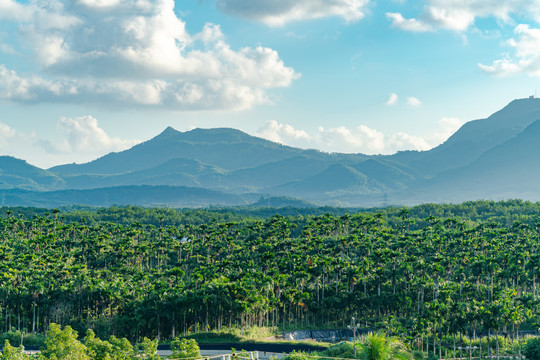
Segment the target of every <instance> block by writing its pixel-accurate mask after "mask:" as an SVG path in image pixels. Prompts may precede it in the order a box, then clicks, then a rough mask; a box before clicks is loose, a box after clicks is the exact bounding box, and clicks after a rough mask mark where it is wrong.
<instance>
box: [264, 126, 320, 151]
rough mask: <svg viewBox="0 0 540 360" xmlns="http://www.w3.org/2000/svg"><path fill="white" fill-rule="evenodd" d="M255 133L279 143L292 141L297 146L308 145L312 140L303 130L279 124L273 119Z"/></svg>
mask: <svg viewBox="0 0 540 360" xmlns="http://www.w3.org/2000/svg"><path fill="white" fill-rule="evenodd" d="M255 135H256V136H259V137H262V138H265V139H268V140H270V141H273V142H277V143H280V144H290V143H294V144H296V145H297V146H302V145H303V146H309V144H310V143H311V142H312V141H313V139H312V138H311V136H309V135H308V134H307V133H306V132H305V131H304V130H296V129H295V128H293V127H292V126H291V125H287V124H280V123H278V122H277V121H275V120H270V121H267V122H266V123H265V124H264V126H263V127H261V128H260V129H259V130H258V131H257V133H256V134H255ZM300 144H302V145H300Z"/></svg>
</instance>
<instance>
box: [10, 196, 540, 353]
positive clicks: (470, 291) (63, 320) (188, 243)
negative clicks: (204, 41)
mask: <svg viewBox="0 0 540 360" xmlns="http://www.w3.org/2000/svg"><path fill="white" fill-rule="evenodd" d="M2 212H3V215H2V217H1V218H0V232H1V242H0V259H1V261H0V330H1V332H2V333H10V332H15V331H17V332H18V333H21V334H31V335H35V336H38V335H39V334H45V333H46V332H47V331H50V329H51V324H53V329H56V331H59V330H58V328H56V327H54V326H60V327H65V326H68V325H69V326H70V328H72V329H74V330H76V331H77V332H78V333H79V334H80V336H84V334H86V333H87V330H88V329H92V330H93V332H95V334H96V336H97V337H100V338H104V339H105V338H109V337H110V336H113V337H118V338H126V339H128V340H129V341H130V342H131V343H137V342H141V341H143V339H144V338H153V339H159V340H160V341H167V340H170V339H173V338H177V337H178V336H188V335H193V334H197V333H209V332H214V333H219V332H223V331H230V330H231V329H237V330H238V331H241V332H245V331H248V329H253V328H270V329H277V330H276V331H284V330H294V329H344V328H345V329H346V328H347V326H348V325H351V319H353V318H354V319H355V320H354V322H355V323H353V325H354V326H355V327H358V328H360V329H361V330H362V331H364V330H367V329H371V330H382V331H384V332H386V333H387V334H390V335H396V336H399V337H400V338H401V339H404V341H405V342H406V343H407V344H409V346H410V347H411V348H413V349H418V350H424V351H425V350H426V349H427V351H428V352H429V351H430V350H431V351H433V352H435V350H436V349H437V348H438V350H437V351H439V352H440V351H441V350H440V349H441V348H440V347H441V344H442V343H443V342H445V344H446V345H445V346H446V347H452V346H453V347H454V350H455V346H456V345H455V344H456V341H457V343H458V344H461V343H463V339H465V338H466V339H476V338H489V337H493V338H502V339H504V341H507V340H508V341H512V342H513V341H514V340H519V337H520V336H521V337H523V336H524V334H527V333H530V334H537V330H538V327H539V326H540V325H539V324H540V312H539V311H540V302H539V292H540V288H539V285H540V251H539V245H540V203H530V202H523V201H519V200H513V201H503V202H490V201H478V202H469V203H464V204H459V205H434V204H426V205H421V206H417V207H411V208H386V209H375V210H373V209H370V210H362V209H330V208H325V209H319V208H312V209H309V208H307V209H291V208H288V209H287V208H282V209H273V210H268V209H246V208H230V209H218V208H216V209H207V210H189V209H177V210H175V209H144V208H137V207H112V208H104V209H89V208H82V209H74V208H68V209H60V210H59V209H51V210H47V209H32V208H2ZM272 212H273V213H272ZM56 324H58V325H56ZM92 334H93V333H92ZM471 341H472V340H471ZM488 341H489V340H488ZM450 343H453V345H449V344H450ZM497 344H498V343H497ZM443 345H444V344H443ZM497 346H498V345H497ZM430 348H431V349H430ZM493 351H494V350H493ZM443 357H444V356H443Z"/></svg>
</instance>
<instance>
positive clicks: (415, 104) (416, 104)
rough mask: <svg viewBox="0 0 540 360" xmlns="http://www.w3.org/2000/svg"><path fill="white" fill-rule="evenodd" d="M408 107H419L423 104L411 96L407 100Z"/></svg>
mask: <svg viewBox="0 0 540 360" xmlns="http://www.w3.org/2000/svg"><path fill="white" fill-rule="evenodd" d="M407 105H409V106H412V107H419V106H420V105H422V102H421V101H420V100H418V98H416V97H414V96H409V97H408V98H407Z"/></svg>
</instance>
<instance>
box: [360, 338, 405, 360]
mask: <svg viewBox="0 0 540 360" xmlns="http://www.w3.org/2000/svg"><path fill="white" fill-rule="evenodd" d="M355 346H356V347H357V348H359V350H360V353H359V357H360V359H362V360H394V359H395V360H411V359H412V358H413V357H412V354H411V352H410V351H409V349H408V348H407V346H406V345H405V344H404V343H403V342H401V341H400V340H399V339H398V338H396V337H393V336H386V335H385V334H384V333H383V332H380V331H379V332H376V333H371V334H369V335H368V336H366V337H365V338H364V340H363V341H361V342H359V343H357V344H355Z"/></svg>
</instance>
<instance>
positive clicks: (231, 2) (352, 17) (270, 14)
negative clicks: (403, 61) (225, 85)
mask: <svg viewBox="0 0 540 360" xmlns="http://www.w3.org/2000/svg"><path fill="white" fill-rule="evenodd" d="M216 2H217V7H218V8H219V9H220V10H221V11H223V12H225V13H227V14H231V15H235V16H240V17H243V18H246V19H250V20H254V21H260V22H263V23H265V24H267V25H270V26H283V25H284V24H286V23H288V22H291V21H300V20H310V19H319V18H323V17H328V16H338V17H341V18H343V19H345V20H346V21H356V20H360V19H362V18H363V17H364V8H365V7H366V5H367V4H368V3H369V0H274V1H268V0H216Z"/></svg>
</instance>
